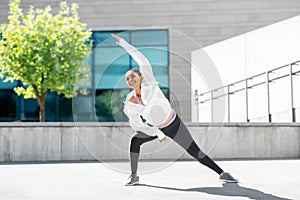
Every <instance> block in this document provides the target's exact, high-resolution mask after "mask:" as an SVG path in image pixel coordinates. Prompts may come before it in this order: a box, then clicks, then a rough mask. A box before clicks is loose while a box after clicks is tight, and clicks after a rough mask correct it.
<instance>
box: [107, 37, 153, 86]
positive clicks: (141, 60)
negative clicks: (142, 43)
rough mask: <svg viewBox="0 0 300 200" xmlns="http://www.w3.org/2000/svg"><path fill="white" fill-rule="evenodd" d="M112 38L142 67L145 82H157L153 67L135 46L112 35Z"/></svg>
mask: <svg viewBox="0 0 300 200" xmlns="http://www.w3.org/2000/svg"><path fill="white" fill-rule="evenodd" d="M112 36H113V37H114V38H115V39H116V40H117V41H118V42H117V44H119V45H120V46H121V47H123V48H124V49H125V50H126V51H127V53H128V54H129V55H130V56H131V57H132V58H133V59H134V60H135V62H137V64H138V65H139V67H140V72H141V74H142V75H143V77H144V81H145V82H156V79H155V77H154V75H153V72H152V66H151V64H150V62H149V61H148V59H147V58H146V57H145V56H144V55H143V54H142V53H141V52H140V51H139V50H137V49H136V48H135V47H134V46H132V45H131V44H129V43H128V42H126V41H125V40H124V39H123V38H122V37H120V36H118V35H115V34H112Z"/></svg>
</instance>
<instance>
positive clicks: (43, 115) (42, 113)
mask: <svg viewBox="0 0 300 200" xmlns="http://www.w3.org/2000/svg"><path fill="white" fill-rule="evenodd" d="M44 121H45V101H42V102H41V103H40V122H44Z"/></svg>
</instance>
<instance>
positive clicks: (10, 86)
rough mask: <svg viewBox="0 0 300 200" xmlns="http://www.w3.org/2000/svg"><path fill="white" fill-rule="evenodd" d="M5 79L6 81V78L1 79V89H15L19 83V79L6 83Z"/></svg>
mask: <svg viewBox="0 0 300 200" xmlns="http://www.w3.org/2000/svg"><path fill="white" fill-rule="evenodd" d="M3 81H4V79H0V89H13V88H14V87H16V86H17V84H18V82H17V81H14V82H6V83H4V82H3Z"/></svg>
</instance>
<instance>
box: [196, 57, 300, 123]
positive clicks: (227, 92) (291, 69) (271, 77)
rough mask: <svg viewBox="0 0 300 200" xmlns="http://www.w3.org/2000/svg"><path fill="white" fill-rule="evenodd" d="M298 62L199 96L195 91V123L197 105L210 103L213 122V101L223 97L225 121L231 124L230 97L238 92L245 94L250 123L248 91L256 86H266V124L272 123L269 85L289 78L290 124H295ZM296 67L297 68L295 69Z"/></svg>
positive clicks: (299, 63) (246, 111) (247, 115)
mask: <svg viewBox="0 0 300 200" xmlns="http://www.w3.org/2000/svg"><path fill="white" fill-rule="evenodd" d="M299 66H300V60H298V61H296V62H293V63H289V64H287V65H283V66H280V67H277V68H274V69H272V70H269V71H266V72H263V73H259V74H257V75H254V76H251V77H248V78H245V79H242V80H240V81H236V82H234V83H231V84H229V85H225V86H222V87H219V88H216V89H213V90H210V91H207V92H204V93H201V94H198V90H195V103H196V105H197V121H198V122H199V118H198V117H199V114H198V112H200V111H199V104H204V103H207V102H210V103H211V107H210V113H211V116H210V117H211V121H213V119H214V116H213V115H214V112H213V110H214V106H213V105H214V103H213V102H214V101H215V100H217V99H219V98H222V97H225V98H227V105H226V106H227V121H228V122H231V119H230V118H231V112H230V110H231V107H232V105H231V100H230V99H231V95H233V94H236V93H239V92H243V91H244V92H245V93H244V95H245V99H244V103H245V113H246V120H245V121H247V122H250V119H249V91H248V90H249V89H253V88H255V87H257V86H260V85H263V84H266V90H265V93H266V104H267V113H266V115H267V121H268V122H272V114H271V109H270V102H271V98H270V84H271V83H273V82H275V81H276V80H278V79H283V78H286V77H288V78H289V88H287V89H289V90H290V95H291V96H290V111H291V113H290V115H291V119H292V122H296V114H295V107H294V84H293V76H296V75H299V74H300V69H299ZM297 67H298V68H297ZM283 69H285V70H286V72H281V73H275V72H278V71H280V70H283Z"/></svg>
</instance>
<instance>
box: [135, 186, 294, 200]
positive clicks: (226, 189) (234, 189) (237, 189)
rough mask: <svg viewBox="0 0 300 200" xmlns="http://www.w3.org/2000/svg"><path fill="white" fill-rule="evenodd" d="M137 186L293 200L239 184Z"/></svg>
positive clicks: (257, 198)
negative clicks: (184, 186)
mask: <svg viewBox="0 0 300 200" xmlns="http://www.w3.org/2000/svg"><path fill="white" fill-rule="evenodd" d="M137 186H146V187H152V188H158V189H165V190H176V191H182V192H203V193H207V194H212V195H220V196H240V197H248V198H249V199H256V200H291V199H288V198H282V197H277V196H274V195H272V194H267V193H264V192H262V191H259V190H255V189H252V188H246V187H242V186H239V185H238V184H237V183H223V184H222V187H199V188H188V189H181V188H174V187H165V186H156V185H148V184H139V185H137Z"/></svg>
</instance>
